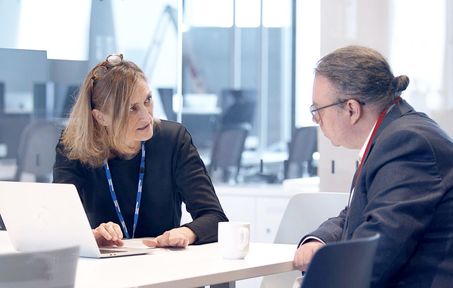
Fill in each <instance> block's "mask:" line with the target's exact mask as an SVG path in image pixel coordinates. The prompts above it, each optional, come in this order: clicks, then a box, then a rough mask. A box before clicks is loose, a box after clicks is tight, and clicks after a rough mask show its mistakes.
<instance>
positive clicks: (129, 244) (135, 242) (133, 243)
mask: <svg viewBox="0 0 453 288" xmlns="http://www.w3.org/2000/svg"><path fill="white" fill-rule="evenodd" d="M145 239H148V240H150V239H153V238H134V239H123V242H124V245H123V246H122V247H124V248H133V249H155V247H149V246H146V245H145V244H143V240H145Z"/></svg>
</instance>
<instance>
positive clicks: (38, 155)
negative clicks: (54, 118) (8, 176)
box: [15, 120, 62, 182]
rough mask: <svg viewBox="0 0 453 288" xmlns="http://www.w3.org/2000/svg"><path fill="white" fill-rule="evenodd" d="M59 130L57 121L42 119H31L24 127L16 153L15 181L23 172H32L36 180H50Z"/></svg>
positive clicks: (18, 179)
mask: <svg viewBox="0 0 453 288" xmlns="http://www.w3.org/2000/svg"><path fill="white" fill-rule="evenodd" d="M61 130H62V127H60V125H58V124H57V123H55V122H50V121H44V120H39V121H33V122H31V123H30V124H29V125H27V126H26V127H25V129H24V131H23V132H22V134H21V138H20V142H19V148H18V153H17V154H18V155H17V171H16V177H15V178H16V179H15V180H16V181H20V179H21V175H22V173H24V172H25V173H31V174H34V175H35V176H36V178H37V181H40V180H39V179H45V180H43V181H45V182H49V181H50V178H49V175H51V174H52V169H53V164H54V162H55V146H56V145H57V143H58V139H59V137H60V134H61Z"/></svg>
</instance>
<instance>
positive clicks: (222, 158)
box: [208, 123, 250, 182]
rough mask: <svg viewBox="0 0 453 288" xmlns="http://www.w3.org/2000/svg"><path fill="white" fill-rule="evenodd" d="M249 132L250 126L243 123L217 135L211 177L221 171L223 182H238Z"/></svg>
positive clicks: (212, 157) (223, 130)
mask: <svg viewBox="0 0 453 288" xmlns="http://www.w3.org/2000/svg"><path fill="white" fill-rule="evenodd" d="M249 132H250V125H249V124H247V123H243V124H240V125H236V126H229V127H227V128H225V129H222V130H220V131H219V132H218V133H217V135H216V137H215V140H214V145H213V149H212V153H211V162H210V165H209V169H208V172H209V174H210V175H211V176H213V174H214V172H215V171H216V170H217V169H221V172H222V181H223V182H229V181H237V177H238V174H239V170H240V167H241V159H242V152H243V151H244V144H245V139H246V138H247V136H248V134H249Z"/></svg>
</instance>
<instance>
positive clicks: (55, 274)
mask: <svg viewBox="0 0 453 288" xmlns="http://www.w3.org/2000/svg"><path fill="white" fill-rule="evenodd" d="M78 260H79V247H78V246H76V247H69V248H60V249H55V250H47V251H39V252H18V253H9V254H0V287H5V288H28V287H34V288H56V287H59V288H61V287H67V288H69V287H74V284H75V276H76V270H77V262H78Z"/></svg>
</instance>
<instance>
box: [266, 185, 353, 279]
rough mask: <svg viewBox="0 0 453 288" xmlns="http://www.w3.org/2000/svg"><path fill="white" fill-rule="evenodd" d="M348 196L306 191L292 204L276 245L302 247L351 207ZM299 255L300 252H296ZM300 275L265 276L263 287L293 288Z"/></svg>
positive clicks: (283, 220)
mask: <svg viewBox="0 0 453 288" xmlns="http://www.w3.org/2000/svg"><path fill="white" fill-rule="evenodd" d="M348 197H349V194H348V193H343V192H304V193H300V194H296V195H294V196H293V197H291V199H290V200H289V202H288V205H287V206H286V210H285V212H284V213H283V217H282V220H281V222H280V225H279V227H278V230H277V234H276V236H275V240H274V243H280V244H298V243H299V241H300V239H301V238H302V237H303V236H304V235H306V234H308V233H310V232H312V231H314V230H315V229H316V228H318V226H319V225H320V224H321V223H322V222H324V221H325V220H327V219H328V218H330V217H333V216H335V215H338V214H339V212H340V211H341V210H342V209H343V208H345V207H346V206H347V205H348ZM294 252H296V251H294ZM298 276H300V272H298V271H291V272H286V273H280V274H275V275H270V276H266V277H263V281H262V283H261V288H279V287H291V286H292V284H293V282H294V279H296V278H297V277H298Z"/></svg>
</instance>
